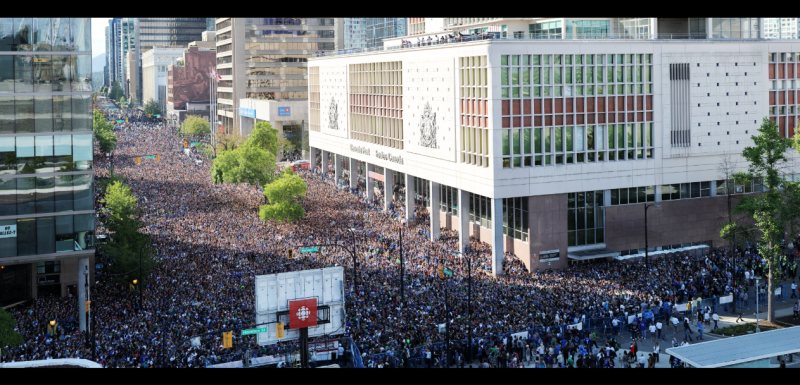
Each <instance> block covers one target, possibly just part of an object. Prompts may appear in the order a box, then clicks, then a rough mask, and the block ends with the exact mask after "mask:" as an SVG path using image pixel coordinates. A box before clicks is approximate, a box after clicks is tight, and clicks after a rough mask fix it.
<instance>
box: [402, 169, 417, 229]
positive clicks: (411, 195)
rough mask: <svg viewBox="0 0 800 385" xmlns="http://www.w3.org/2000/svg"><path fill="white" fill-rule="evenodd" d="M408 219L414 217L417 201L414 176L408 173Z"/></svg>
mask: <svg viewBox="0 0 800 385" xmlns="http://www.w3.org/2000/svg"><path fill="white" fill-rule="evenodd" d="M405 182H406V221H409V222H410V221H411V220H412V219H414V209H415V208H416V202H414V177H413V176H411V175H410V174H409V173H406V180H405Z"/></svg>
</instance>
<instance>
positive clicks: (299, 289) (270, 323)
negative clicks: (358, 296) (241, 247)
mask: <svg viewBox="0 0 800 385" xmlns="http://www.w3.org/2000/svg"><path fill="white" fill-rule="evenodd" d="M311 297H314V298H317V309H318V317H319V319H320V321H319V322H320V324H319V325H318V326H315V327H310V328H308V336H309V337H315V336H321V335H335V334H344V319H345V308H344V267H342V266H336V267H326V268H323V269H313V270H302V271H292V272H287V273H279V274H269V275H258V276H256V324H258V325H259V327H266V328H267V332H266V333H258V334H257V341H258V344H259V345H262V346H263V345H272V344H275V343H277V342H278V341H286V340H296V339H298V338H299V337H300V331H299V329H285V335H284V337H283V338H280V339H278V338H277V337H276V335H275V326H276V321H278V320H279V318H280V321H281V322H283V323H284V325H285V324H286V323H287V322H288V319H289V317H288V313H289V301H290V300H295V299H302V298H311ZM325 320H327V321H325ZM328 321H329V322H328ZM325 322H327V323H325ZM289 326H291V325H289Z"/></svg>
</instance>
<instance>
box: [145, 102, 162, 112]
mask: <svg viewBox="0 0 800 385" xmlns="http://www.w3.org/2000/svg"><path fill="white" fill-rule="evenodd" d="M144 113H145V114H148V115H156V114H159V115H160V114H161V106H160V105H159V104H158V103H156V101H155V100H153V99H150V100H148V101H147V103H145V105H144Z"/></svg>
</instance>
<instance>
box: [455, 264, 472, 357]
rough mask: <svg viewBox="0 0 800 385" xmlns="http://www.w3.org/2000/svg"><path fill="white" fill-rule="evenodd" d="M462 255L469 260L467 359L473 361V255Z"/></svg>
mask: <svg viewBox="0 0 800 385" xmlns="http://www.w3.org/2000/svg"><path fill="white" fill-rule="evenodd" d="M459 253H460V252H458V251H456V254H459ZM461 256H462V258H464V259H466V260H467V316H468V318H467V320H468V321H467V322H468V323H467V361H469V362H470V363H472V257H471V256H470V255H469V254H466V255H465V254H461Z"/></svg>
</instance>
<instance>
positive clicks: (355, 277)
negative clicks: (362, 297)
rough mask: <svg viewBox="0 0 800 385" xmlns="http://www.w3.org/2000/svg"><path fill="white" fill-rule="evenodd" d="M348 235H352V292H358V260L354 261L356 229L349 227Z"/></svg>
mask: <svg viewBox="0 0 800 385" xmlns="http://www.w3.org/2000/svg"><path fill="white" fill-rule="evenodd" d="M347 230H348V231H350V235H351V236H352V237H353V252H352V255H353V292H354V293H358V261H356V229H354V228H352V227H351V228H349V229H347Z"/></svg>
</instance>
